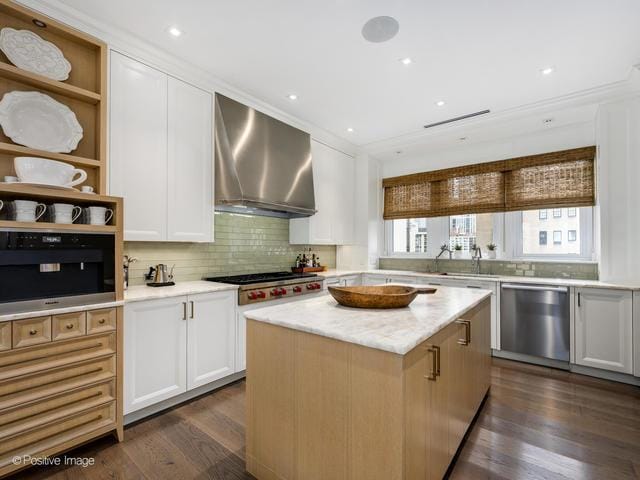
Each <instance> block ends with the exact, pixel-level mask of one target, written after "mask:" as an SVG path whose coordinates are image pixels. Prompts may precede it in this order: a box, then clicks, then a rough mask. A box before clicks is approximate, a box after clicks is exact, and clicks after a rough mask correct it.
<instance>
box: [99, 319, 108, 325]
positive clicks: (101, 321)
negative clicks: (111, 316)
mask: <svg viewBox="0 0 640 480" xmlns="http://www.w3.org/2000/svg"><path fill="white" fill-rule="evenodd" d="M104 322H106V320H105V319H104V318H101V319H100V320H98V323H99V324H100V325H104Z"/></svg>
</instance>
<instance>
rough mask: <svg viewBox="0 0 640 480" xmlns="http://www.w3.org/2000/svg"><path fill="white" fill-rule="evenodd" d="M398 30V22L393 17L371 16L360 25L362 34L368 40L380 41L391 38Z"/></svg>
mask: <svg viewBox="0 0 640 480" xmlns="http://www.w3.org/2000/svg"><path fill="white" fill-rule="evenodd" d="M399 30H400V24H399V23H398V21H397V20H396V19H395V18H393V17H387V16H382V17H373V18H372V19H370V20H369V21H367V23H365V24H364V26H363V27H362V36H363V37H364V39H365V40H366V41H368V42H372V43H382V42H387V41H389V40H391V39H392V38H393V37H395V36H396V35H397V33H398V31H399Z"/></svg>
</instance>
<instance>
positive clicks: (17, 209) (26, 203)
mask: <svg viewBox="0 0 640 480" xmlns="http://www.w3.org/2000/svg"><path fill="white" fill-rule="evenodd" d="M11 204H12V209H11V210H12V220H15V221H16V222H36V221H38V219H39V218H40V217H42V216H43V215H44V213H45V212H46V211H47V206H46V205H45V204H44V203H38V202H32V201H31V200H14V201H13V202H11Z"/></svg>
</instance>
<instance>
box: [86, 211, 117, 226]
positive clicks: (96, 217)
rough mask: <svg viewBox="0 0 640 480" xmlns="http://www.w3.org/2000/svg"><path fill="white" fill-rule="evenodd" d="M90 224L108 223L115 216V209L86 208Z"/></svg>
mask: <svg viewBox="0 0 640 480" xmlns="http://www.w3.org/2000/svg"><path fill="white" fill-rule="evenodd" d="M84 211H85V213H86V215H87V220H88V223H89V225H106V224H107V223H109V220H111V218H112V217H113V210H111V209H110V208H106V207H87V208H85V210H84Z"/></svg>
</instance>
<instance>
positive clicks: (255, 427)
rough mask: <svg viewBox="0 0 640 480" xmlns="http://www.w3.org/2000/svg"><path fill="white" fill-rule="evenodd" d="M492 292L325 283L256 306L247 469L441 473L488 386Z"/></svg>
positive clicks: (310, 475) (386, 476)
mask: <svg viewBox="0 0 640 480" xmlns="http://www.w3.org/2000/svg"><path fill="white" fill-rule="evenodd" d="M490 295H491V292H490V291H485V290H478V289H462V288H450V287H440V288H438V291H437V292H436V293H435V294H433V295H425V296H419V297H418V298H416V300H415V301H414V302H413V303H412V304H411V305H410V306H409V307H408V308H403V309H395V310H361V309H350V308H346V307H341V306H339V305H338V304H337V303H336V302H335V300H333V298H331V297H330V296H329V295H325V296H322V297H317V298H313V299H310V300H305V301H300V302H296V303H293V304H285V305H279V306H274V307H268V308H263V309H259V310H252V311H249V312H247V313H246V317H247V319H248V324H247V450H246V459H247V470H248V471H249V472H250V473H251V474H253V475H254V476H255V477H256V478H258V479H259V480H265V479H283V480H293V479H299V480H302V479H304V480H314V479H318V480H320V479H329V478H330V479H350V480H360V479H367V480H375V479H380V480H395V479H398V480H399V479H407V480H409V479H437V478H442V477H443V476H444V474H445V472H446V470H447V468H448V466H449V464H450V463H451V460H452V459H453V456H454V455H455V453H456V451H457V449H458V447H459V445H460V442H461V441H462V438H463V436H464V434H465V432H466V430H467V428H468V427H469V425H470V423H471V421H472V420H473V418H474V416H475V414H476V412H477V411H478V409H479V408H480V406H481V404H482V401H483V399H484V397H485V395H486V394H487V391H488V388H489V374H490V373H489V371H490V361H491V357H490V308H491V307H490Z"/></svg>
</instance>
